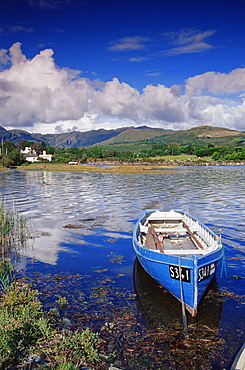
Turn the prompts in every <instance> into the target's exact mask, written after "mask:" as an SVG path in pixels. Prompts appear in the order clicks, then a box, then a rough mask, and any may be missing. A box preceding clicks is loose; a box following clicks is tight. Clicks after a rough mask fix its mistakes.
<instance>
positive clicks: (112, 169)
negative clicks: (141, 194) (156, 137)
mask: <svg viewBox="0 0 245 370" xmlns="http://www.w3.org/2000/svg"><path fill="white" fill-rule="evenodd" d="M174 167H175V166H174V164H173V166H160V165H158V166H156V165H153V164H152V165H133V164H132V165H130V164H129V165H117V166H113V165H106V166H103V165H101V166H99V165H98V166H96V165H89V164H77V165H69V164H65V163H31V164H29V165H25V166H20V167H17V168H18V169H19V170H24V171H69V172H76V171H82V172H85V171H92V172H104V173H163V172H165V173H168V172H173V168H174Z"/></svg>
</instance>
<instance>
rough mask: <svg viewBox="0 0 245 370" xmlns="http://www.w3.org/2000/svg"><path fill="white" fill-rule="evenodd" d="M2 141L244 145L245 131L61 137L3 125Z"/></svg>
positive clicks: (143, 130)
mask: <svg viewBox="0 0 245 370" xmlns="http://www.w3.org/2000/svg"><path fill="white" fill-rule="evenodd" d="M0 139H1V141H2V140H9V141H11V142H13V143H14V144H15V145H16V144H18V143H19V142H20V141H22V140H26V141H34V142H42V141H44V142H45V144H46V145H47V146H53V147H57V148H62V147H63V148H71V147H77V148H82V147H89V146H92V145H113V146H114V147H115V146H117V145H118V146H120V147H121V146H122V145H125V146H127V145H128V144H129V143H131V144H132V143H138V144H140V143H146V142H147V143H148V144H150V145H152V144H164V143H173V142H174V143H177V144H180V145H187V144H194V143H195V144H205V145H207V144H214V145H242V144H244V143H245V131H236V130H230V129H227V128H221V127H212V126H199V127H194V128H191V129H189V130H179V131H173V130H165V129H160V128H151V127H147V126H141V127H137V128H135V127H122V128H119V129H115V130H105V129H98V130H90V131H86V132H80V131H73V132H68V133H62V134H40V133H29V132H27V131H23V130H9V131H7V130H6V129H5V128H3V127H1V126H0Z"/></svg>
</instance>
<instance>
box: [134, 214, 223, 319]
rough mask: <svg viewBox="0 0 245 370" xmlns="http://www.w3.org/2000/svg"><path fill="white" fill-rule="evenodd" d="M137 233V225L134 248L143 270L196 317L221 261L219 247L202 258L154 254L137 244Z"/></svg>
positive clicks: (199, 256) (198, 256) (197, 255)
mask: <svg viewBox="0 0 245 370" xmlns="http://www.w3.org/2000/svg"><path fill="white" fill-rule="evenodd" d="M143 217H145V215H144V216H143ZM136 234H137V226H136V229H135V232H134V237H133V247H134V250H135V253H136V255H137V257H138V260H139V262H140V264H141V265H142V267H143V268H144V270H145V271H146V272H147V273H148V274H149V275H150V276H151V277H152V278H154V279H155V280H156V281H157V282H158V283H159V284H160V285H162V286H163V287H164V288H166V289H167V290H168V291H169V292H170V293H171V294H173V295H174V296H175V297H176V298H177V299H178V300H180V301H181V302H183V303H184V304H185V307H186V309H187V310H188V311H189V312H190V314H191V315H192V316H193V317H195V316H196V315H197V308H198V304H199V302H200V300H201V298H202V297H203V295H204V293H205V291H206V289H207V287H208V285H209V283H210V282H211V280H212V279H213V277H214V276H215V273H216V271H217V267H218V264H219V261H220V260H221V258H222V247H220V248H217V249H216V250H214V251H212V252H210V253H208V254H205V255H199V254H196V255H195V254H193V255H188V256H185V255H170V254H165V253H156V252H155V251H152V250H150V249H148V248H146V247H144V246H142V245H140V244H139V243H138V241H137V238H136Z"/></svg>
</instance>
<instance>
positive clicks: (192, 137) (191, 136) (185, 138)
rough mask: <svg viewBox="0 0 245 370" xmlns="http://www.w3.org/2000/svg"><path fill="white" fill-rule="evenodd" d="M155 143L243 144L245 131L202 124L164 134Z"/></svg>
mask: <svg viewBox="0 0 245 370" xmlns="http://www.w3.org/2000/svg"><path fill="white" fill-rule="evenodd" d="M151 142H152V144H154V143H157V144H159V143H171V142H175V143H178V144H180V145H187V144H202V145H209V144H212V145H228V146H235V145H241V144H243V143H244V142H245V132H244V131H236V130H229V129H227V128H222V127H212V126H200V127H194V128H191V129H190V130H186V131H177V132H174V133H172V134H170V135H162V136H161V137H159V138H156V139H155V140H151Z"/></svg>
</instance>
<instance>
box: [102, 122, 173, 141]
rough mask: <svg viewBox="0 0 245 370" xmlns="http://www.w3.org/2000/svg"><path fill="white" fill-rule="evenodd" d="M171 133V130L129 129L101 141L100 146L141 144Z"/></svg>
mask: <svg viewBox="0 0 245 370" xmlns="http://www.w3.org/2000/svg"><path fill="white" fill-rule="evenodd" d="M172 132H173V131H172V130H163V129H160V128H151V127H145V126H143V127H137V128H134V127H130V128H128V129H127V130H125V131H123V132H121V133H120V134H118V135H117V136H114V137H112V138H110V139H108V140H105V141H103V142H102V143H101V144H103V145H114V144H117V145H121V144H128V143H136V142H143V141H146V140H150V139H153V138H155V137H161V136H162V135H163V133H164V135H169V134H171V133H172Z"/></svg>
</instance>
